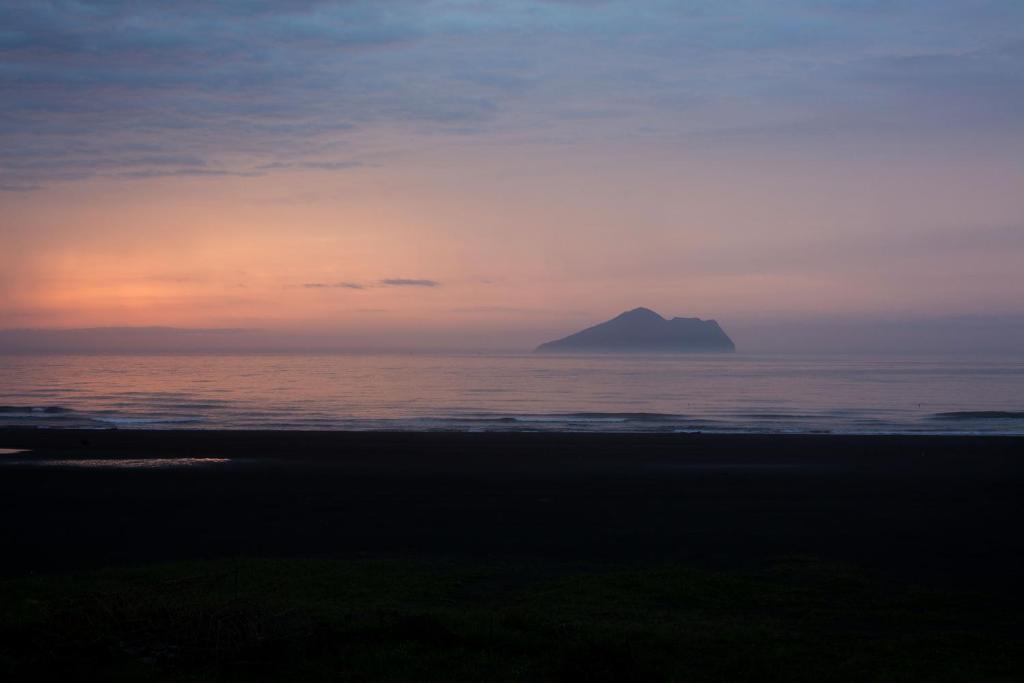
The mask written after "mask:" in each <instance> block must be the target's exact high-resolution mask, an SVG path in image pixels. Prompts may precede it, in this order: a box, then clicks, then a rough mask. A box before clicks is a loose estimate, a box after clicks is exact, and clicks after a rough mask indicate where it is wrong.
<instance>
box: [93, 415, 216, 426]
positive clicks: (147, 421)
mask: <svg viewBox="0 0 1024 683" xmlns="http://www.w3.org/2000/svg"><path fill="white" fill-rule="evenodd" d="M95 419H96V421H97V422H105V423H107V424H112V425H125V426H127V425H139V426H142V425H161V424H201V423H202V422H204V420H203V419H202V418H198V417H98V418H95Z"/></svg>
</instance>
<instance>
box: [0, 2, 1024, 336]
mask: <svg viewBox="0 0 1024 683" xmlns="http://www.w3.org/2000/svg"><path fill="white" fill-rule="evenodd" d="M2 7H3V9H2V10H0V12H2V14H0V16H2V25H3V26H4V31H3V33H2V37H0V55H3V67H4V68H3V71H2V72H0V87H2V89H3V92H4V96H3V97H2V98H0V114H2V117H3V118H2V121H3V122H2V124H0V144H2V150H3V151H2V152H0V190H2V192H0V212H2V221H0V241H2V243H3V247H4V248H3V249H2V250H0V328H3V329H14V328H73V327H102V326H119V327H120V326H173V327H186V328H192V327H200V328H222V327H223V328H246V329H263V330H272V331H275V332H281V333H287V332H295V333H318V334H320V333H323V334H330V333H344V334H353V335H355V336H356V337H358V338H359V339H362V340H365V341H366V343H369V344H372V343H373V340H374V339H378V338H381V339H383V338H387V337H388V336H389V335H392V334H394V332H395V331H396V330H402V331H405V333H407V332H408V331H410V330H422V331H423V333H424V339H430V340H432V341H431V342H430V343H432V344H435V345H444V344H445V343H457V342H459V341H460V340H463V339H466V338H467V335H470V337H472V335H473V334H485V335H486V334H491V333H493V334H499V333H502V332H508V333H512V331H515V334H518V335H520V337H517V339H521V340H522V341H524V342H525V341H526V340H529V339H534V338H537V337H538V336H540V337H541V338H543V336H544V335H547V334H549V333H550V332H554V331H559V330H563V329H566V328H573V327H579V326H580V324H581V323H584V322H587V321H597V320H600V319H603V318H606V317H608V316H609V315H612V314H614V313H617V312H619V311H621V310H625V309H628V308H632V307H634V306H638V305H644V306H649V307H652V308H654V309H656V310H659V311H661V312H663V313H665V314H666V315H692V316H699V317H702V318H717V319H720V320H726V321H736V322H737V323H738V324H740V325H741V326H742V325H743V324H745V323H749V322H750V321H756V320H759V319H762V318H763V317H765V316H777V317H782V318H787V317H788V318H803V319H814V318H816V317H821V316H831V317H844V316H845V317H853V318H857V317H860V318H864V317H869V318H870V317H875V318H886V317H899V316H923V317H928V316H964V315H975V316H976V315H982V316H1018V315H1020V314H1021V313H1024V310H1022V308H1021V305H1020V302H1021V301H1024V274H1022V273H1024V269H1022V268H1021V264H1022V263H1024V226H1022V223H1021V220H1022V219H1021V217H1022V216H1024V193H1022V192H1021V191H1020V190H1021V188H1022V187H1024V162H1022V161H1021V160H1022V159H1024V48H1022V46H1024V30H1022V29H1021V27H1022V26H1024V5H1022V4H1021V3H1017V2H1011V1H1005V2H996V1H991V2H977V3H974V2H968V3H962V2H930V3H922V2H910V1H907V2H884V3H855V2H823V1H812V0H802V1H797V0H792V1H787V2H783V3H772V4H771V6H770V8H769V7H768V6H767V5H765V4H762V3H755V2H736V3H721V4H719V3H701V2H694V3H663V2H644V3H632V2H614V1H609V2H544V1H539V0H538V1H531V2H498V3H486V4H480V3H474V2H403V1H394V2H344V3H337V2H287V3H218V4H217V5H207V4H205V3H204V4H196V5H194V6H193V5H192V4H191V3H175V4H174V5H173V8H172V7H171V6H168V5H164V4H162V3H152V4H145V3H144V4H142V5H139V6H136V5H122V4H119V3H114V4H102V3H96V4H91V3H53V4H48V5H36V4H35V3H27V2H26V3H20V2H13V3H11V2H8V3H3V5H2Z"/></svg>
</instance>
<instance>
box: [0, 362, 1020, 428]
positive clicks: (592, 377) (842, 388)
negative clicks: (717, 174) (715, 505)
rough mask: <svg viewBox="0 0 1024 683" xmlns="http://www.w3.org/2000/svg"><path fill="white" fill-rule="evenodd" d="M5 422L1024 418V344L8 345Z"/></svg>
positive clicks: (778, 423)
mask: <svg viewBox="0 0 1024 683" xmlns="http://www.w3.org/2000/svg"><path fill="white" fill-rule="evenodd" d="M0 426H26V427H37V428H57V427H75V428H95V429H109V428H118V429H133V428H137V429H142V428H145V429H309V430H417V431H424V430H431V431H432V430H455V431H580V432H731V433H735V432H751V433H794V432H797V433H799V432H808V433H839V434H859V433H864V434H890V433H896V434H919V433H921V434H962V433H968V434H1024V355H1022V356H1017V357H977V358H969V357H939V356H934V357H916V356H891V357H886V356H853V355H850V356H806V355H805V356H790V355H778V354H773V355H750V354H742V353H737V354H694V355H678V356H539V355H529V354H523V355H412V354H385V355H359V354H323V355H310V354H306V355H299V354H258V355H117V356H115V355H9V356H0Z"/></svg>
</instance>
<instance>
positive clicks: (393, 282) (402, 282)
mask: <svg viewBox="0 0 1024 683" xmlns="http://www.w3.org/2000/svg"><path fill="white" fill-rule="evenodd" d="M380 284H381V285H382V286H384V287H440V286H441V283H440V282H437V281H436V280H416V279H410V278H403V277H393V278H387V279H386V280H381V281H380Z"/></svg>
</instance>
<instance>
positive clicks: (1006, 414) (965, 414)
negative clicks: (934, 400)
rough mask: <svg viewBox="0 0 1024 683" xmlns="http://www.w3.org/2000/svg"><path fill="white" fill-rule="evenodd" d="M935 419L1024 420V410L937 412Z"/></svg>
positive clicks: (933, 416) (933, 417)
mask: <svg viewBox="0 0 1024 683" xmlns="http://www.w3.org/2000/svg"><path fill="white" fill-rule="evenodd" d="M932 419H933V420H1024V410H957V411H953V412H949V413H935V414H934V415H932Z"/></svg>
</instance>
